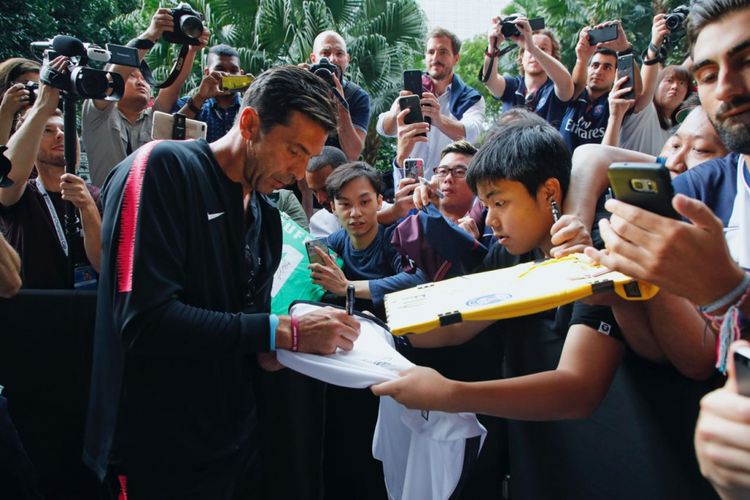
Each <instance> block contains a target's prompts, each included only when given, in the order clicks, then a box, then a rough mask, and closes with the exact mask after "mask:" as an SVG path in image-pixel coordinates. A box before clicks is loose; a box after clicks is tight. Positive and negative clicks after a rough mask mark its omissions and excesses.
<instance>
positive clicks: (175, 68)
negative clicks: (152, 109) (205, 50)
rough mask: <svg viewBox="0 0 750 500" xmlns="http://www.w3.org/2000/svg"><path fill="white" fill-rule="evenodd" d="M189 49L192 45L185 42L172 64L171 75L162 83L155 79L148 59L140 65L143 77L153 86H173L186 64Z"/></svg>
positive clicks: (159, 87)
mask: <svg viewBox="0 0 750 500" xmlns="http://www.w3.org/2000/svg"><path fill="white" fill-rule="evenodd" d="M128 45H130V44H128ZM136 48H139V47H137V46H136ZM188 50H190V45H188V44H186V43H185V44H183V45H182V47H181V48H180V53H179V54H178V55H177V59H176V60H175V62H174V64H173V65H172V69H171V70H170V71H169V76H167V79H166V80H164V81H163V82H161V83H156V80H155V79H154V75H153V73H151V68H149V66H148V63H147V62H146V59H143V60H142V61H141V67H140V70H141V74H142V75H143V79H144V80H146V83H148V84H149V85H151V87H154V88H157V89H164V88H167V87H169V86H171V85H172V84H173V83H174V81H175V80H176V79H177V75H179V74H180V70H182V66H183V65H184V64H185V58H186V57H187V53H188Z"/></svg>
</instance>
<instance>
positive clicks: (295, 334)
mask: <svg viewBox="0 0 750 500" xmlns="http://www.w3.org/2000/svg"><path fill="white" fill-rule="evenodd" d="M290 318H291V325H292V328H291V330H292V347H291V348H290V349H289V350H290V351H292V352H297V351H298V350H299V323H298V322H297V318H295V317H294V316H290Z"/></svg>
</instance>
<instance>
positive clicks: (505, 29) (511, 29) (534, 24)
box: [500, 15, 544, 38]
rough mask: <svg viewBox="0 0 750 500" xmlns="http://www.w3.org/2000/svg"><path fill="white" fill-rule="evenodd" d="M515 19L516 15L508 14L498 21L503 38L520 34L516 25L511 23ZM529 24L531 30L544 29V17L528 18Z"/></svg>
mask: <svg viewBox="0 0 750 500" xmlns="http://www.w3.org/2000/svg"><path fill="white" fill-rule="evenodd" d="M516 19H518V16H515V15H514V16H508V17H506V18H504V19H503V20H502V22H501V23H500V33H502V34H503V36H504V37H505V38H509V37H512V36H521V32H520V31H518V27H517V26H516V25H515V24H514V23H513V21H515V20H516ZM529 26H530V27H531V31H536V30H541V29H544V18H543V17H535V18H534V19H529Z"/></svg>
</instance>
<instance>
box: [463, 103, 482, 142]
mask: <svg viewBox="0 0 750 500" xmlns="http://www.w3.org/2000/svg"><path fill="white" fill-rule="evenodd" d="M484 104H485V103H484V97H481V98H480V99H479V100H478V101H477V102H476V103H474V105H473V106H472V107H470V108H469V109H467V110H466V112H465V113H464V116H463V117H462V118H461V123H462V124H463V126H464V130H465V133H464V135H465V137H466V140H467V141H469V142H471V143H475V142H477V141H478V140H479V135H480V134H481V133H482V126H483V125H484Z"/></svg>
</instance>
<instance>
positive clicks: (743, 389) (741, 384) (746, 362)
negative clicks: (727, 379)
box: [734, 347, 750, 397]
mask: <svg viewBox="0 0 750 500" xmlns="http://www.w3.org/2000/svg"><path fill="white" fill-rule="evenodd" d="M734 377H735V379H736V381H737V392H739V393H740V394H741V395H743V396H746V397H750V347H740V348H739V349H736V350H735V351H734Z"/></svg>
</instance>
